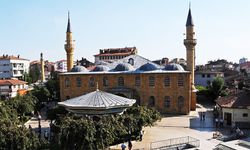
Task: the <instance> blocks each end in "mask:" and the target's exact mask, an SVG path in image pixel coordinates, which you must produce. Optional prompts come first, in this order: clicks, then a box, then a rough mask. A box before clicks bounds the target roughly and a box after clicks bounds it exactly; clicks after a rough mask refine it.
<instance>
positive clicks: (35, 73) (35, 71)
mask: <svg viewBox="0 0 250 150" xmlns="http://www.w3.org/2000/svg"><path fill="white" fill-rule="evenodd" d="M29 77H30V78H31V79H32V83H34V82H37V81H38V80H39V77H40V70H39V68H38V66H37V65H35V66H34V68H33V69H32V70H30V72H29Z"/></svg>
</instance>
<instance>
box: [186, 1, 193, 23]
mask: <svg viewBox="0 0 250 150" xmlns="http://www.w3.org/2000/svg"><path fill="white" fill-rule="evenodd" d="M188 26H194V23H193V18H192V13H191V3H189V10H188V16H187V22H186V27H188Z"/></svg>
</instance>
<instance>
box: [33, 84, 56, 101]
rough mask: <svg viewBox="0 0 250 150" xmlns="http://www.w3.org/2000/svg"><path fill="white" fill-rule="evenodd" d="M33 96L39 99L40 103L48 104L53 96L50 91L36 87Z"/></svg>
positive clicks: (42, 87)
mask: <svg viewBox="0 0 250 150" xmlns="http://www.w3.org/2000/svg"><path fill="white" fill-rule="evenodd" d="M31 94H32V95H33V96H35V97H36V98H37V99H38V102H40V103H41V102H48V101H49V98H50V97H51V94H50V92H49V90H48V89H47V88H46V87H44V86H34V89H33V90H32V91H31Z"/></svg>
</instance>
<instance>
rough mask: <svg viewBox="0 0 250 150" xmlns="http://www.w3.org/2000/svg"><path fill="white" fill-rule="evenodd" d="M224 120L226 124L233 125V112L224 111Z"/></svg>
mask: <svg viewBox="0 0 250 150" xmlns="http://www.w3.org/2000/svg"><path fill="white" fill-rule="evenodd" d="M224 120H225V121H226V124H227V125H229V126H231V125H232V114H231V113H224Z"/></svg>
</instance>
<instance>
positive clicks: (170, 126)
mask: <svg viewBox="0 0 250 150" xmlns="http://www.w3.org/2000/svg"><path fill="white" fill-rule="evenodd" d="M200 112H205V120H200V116H199V113H200ZM143 130H144V135H143V138H142V141H133V142H132V143H133V149H138V150H141V149H143V150H149V149H150V145H151V143H152V142H156V141H162V140H167V139H173V138H180V137H186V136H189V137H192V138H195V139H198V140H199V141H200V143H199V145H200V146H199V147H198V149H202V150H211V149H214V148H215V146H216V145H218V144H220V143H223V142H222V141H220V140H217V139H214V138H213V133H215V132H216V131H219V132H221V133H222V134H229V132H230V128H229V127H223V128H216V127H215V125H214V122H213V112H212V108H211V107H203V106H202V105H198V107H197V109H196V111H192V112H191V113H190V114H189V115H182V116H164V117H163V118H162V120H161V121H160V122H157V123H156V125H155V126H153V127H146V128H144V129H143ZM125 144H127V143H125ZM111 149H113V150H115V149H121V147H120V145H115V146H111Z"/></svg>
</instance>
